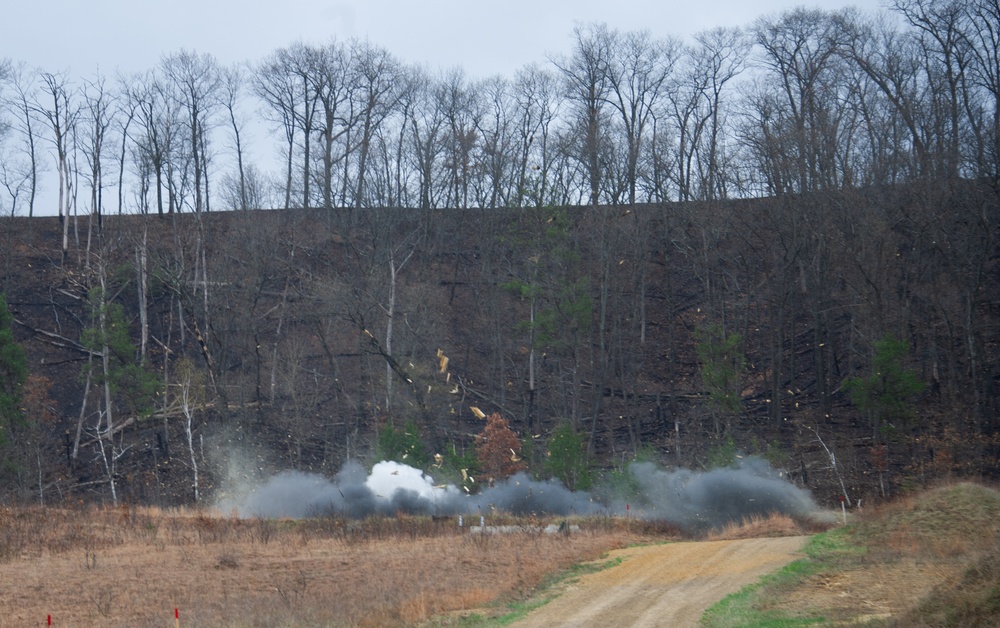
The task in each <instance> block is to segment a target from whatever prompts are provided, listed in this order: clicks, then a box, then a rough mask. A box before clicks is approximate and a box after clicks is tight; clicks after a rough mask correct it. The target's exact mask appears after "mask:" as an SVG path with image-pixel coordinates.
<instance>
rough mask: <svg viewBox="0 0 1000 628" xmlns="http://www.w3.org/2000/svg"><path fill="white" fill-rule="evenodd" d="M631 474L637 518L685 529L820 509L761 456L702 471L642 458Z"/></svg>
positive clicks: (808, 512) (631, 468)
mask: <svg viewBox="0 0 1000 628" xmlns="http://www.w3.org/2000/svg"><path fill="white" fill-rule="evenodd" d="M629 472H630V473H631V475H632V477H633V478H634V479H635V481H636V482H637V484H638V487H639V497H638V499H637V500H636V503H635V505H633V506H632V508H633V509H635V510H636V513H635V514H636V516H639V517H642V518H645V519H665V520H667V521H670V522H671V523H675V524H677V525H679V526H681V527H683V528H686V529H689V530H701V529H707V528H713V527H717V526H720V525H724V524H726V523H728V522H730V521H739V520H741V519H743V518H746V517H750V516H753V515H768V514H771V513H782V514H786V515H791V516H793V517H808V516H810V515H812V514H814V513H816V512H817V510H818V509H817V507H816V503H815V502H814V501H813V498H812V495H811V494H810V493H809V491H807V490H805V489H802V488H799V487H797V486H795V485H794V484H792V483H791V482H789V481H788V480H786V479H785V478H784V477H782V476H781V474H779V473H778V472H777V471H775V470H774V469H773V468H772V467H771V465H770V464H769V463H768V462H767V461H766V460H763V459H761V458H756V457H749V458H743V459H740V460H738V461H737V464H736V465H734V466H732V467H726V468H721V469H712V470H710V471H704V472H695V471H689V470H687V469H680V470H677V471H664V470H662V469H659V468H657V467H656V466H655V465H653V464H652V463H648V462H642V463H634V464H632V465H630V466H629Z"/></svg>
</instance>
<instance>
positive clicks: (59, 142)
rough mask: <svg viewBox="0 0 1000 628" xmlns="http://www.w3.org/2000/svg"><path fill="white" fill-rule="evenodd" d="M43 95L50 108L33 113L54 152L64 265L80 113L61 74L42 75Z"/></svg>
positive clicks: (42, 106) (40, 107)
mask: <svg viewBox="0 0 1000 628" xmlns="http://www.w3.org/2000/svg"><path fill="white" fill-rule="evenodd" d="M42 82H43V83H44V85H45V95H46V96H47V97H48V98H49V99H51V105H50V106H48V105H45V104H43V103H41V102H37V103H36V104H35V105H34V107H35V110H36V112H37V113H38V114H39V115H41V116H42V117H44V118H45V120H46V121H47V122H48V123H49V127H50V128H51V130H52V138H51V141H52V145H53V147H54V148H55V151H56V170H57V171H58V173H59V201H58V202H59V206H58V210H59V221H60V224H62V228H63V229H62V231H63V237H62V259H63V262H64V263H65V262H66V256H67V254H68V252H69V222H70V221H69V214H70V201H71V197H72V193H73V168H72V163H71V157H72V156H71V154H70V151H71V150H72V148H73V145H74V138H73V135H74V134H75V133H76V122H77V118H78V117H79V109H78V108H77V105H76V103H74V102H73V101H72V100H71V91H70V88H69V79H68V78H67V77H66V76H65V75H64V74H53V73H50V72H44V73H42Z"/></svg>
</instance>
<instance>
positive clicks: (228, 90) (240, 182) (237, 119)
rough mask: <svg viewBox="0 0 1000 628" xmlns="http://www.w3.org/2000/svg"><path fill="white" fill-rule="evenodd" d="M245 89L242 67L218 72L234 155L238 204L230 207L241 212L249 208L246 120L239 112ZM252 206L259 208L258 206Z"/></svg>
mask: <svg viewBox="0 0 1000 628" xmlns="http://www.w3.org/2000/svg"><path fill="white" fill-rule="evenodd" d="M246 88H247V77H246V72H245V70H244V67H243V66H241V65H235V66H232V67H230V68H223V69H221V70H220V88H219V89H220V95H221V101H222V106H223V108H225V110H226V115H227V117H228V119H229V127H230V129H231V130H232V133H233V135H232V142H233V152H235V154H236V177H237V190H238V202H237V203H234V204H232V206H233V207H236V208H238V209H242V210H247V209H249V208H250V203H249V200H250V199H249V193H248V190H247V165H246V164H245V163H244V158H245V152H246V149H245V148H244V145H243V139H244V138H243V132H244V129H245V128H246V124H247V120H246V116H245V114H244V113H243V112H242V111H241V107H242V104H243V95H244V91H245V90H246ZM254 206H255V207H260V206H259V205H254Z"/></svg>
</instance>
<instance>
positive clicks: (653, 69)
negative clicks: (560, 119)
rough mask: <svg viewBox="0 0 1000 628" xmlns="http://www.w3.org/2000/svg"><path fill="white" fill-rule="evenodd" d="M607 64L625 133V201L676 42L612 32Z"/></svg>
mask: <svg viewBox="0 0 1000 628" xmlns="http://www.w3.org/2000/svg"><path fill="white" fill-rule="evenodd" d="M611 38H612V43H611V46H612V49H611V54H610V58H609V59H608V65H607V74H608V77H607V80H608V83H609V86H610V90H609V94H608V96H609V101H610V103H611V106H612V107H614V109H615V111H616V113H617V115H618V117H619V121H620V122H621V129H622V132H623V134H624V136H625V183H626V185H627V187H628V204H629V205H634V204H635V201H636V197H635V192H636V181H637V180H638V172H637V171H638V166H639V155H640V152H641V150H642V146H643V142H644V141H645V139H646V129H647V126H648V125H649V123H650V120H651V118H652V115H653V111H654V109H655V108H656V107H657V105H658V101H659V100H660V99H661V98H662V97H663V96H664V95H665V88H666V84H667V81H668V80H669V79H670V77H671V74H672V73H673V70H674V65H675V64H676V62H677V59H678V57H679V51H680V43H679V42H678V41H677V40H675V39H664V40H654V39H653V38H652V36H651V35H650V34H649V32H648V31H639V32H627V33H624V34H618V33H613V34H612V35H611Z"/></svg>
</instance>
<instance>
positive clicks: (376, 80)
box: [350, 41, 403, 207]
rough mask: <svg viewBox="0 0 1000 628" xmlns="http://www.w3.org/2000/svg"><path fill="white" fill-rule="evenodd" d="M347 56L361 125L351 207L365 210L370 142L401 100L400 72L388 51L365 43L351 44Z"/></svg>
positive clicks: (355, 42)
mask: <svg viewBox="0 0 1000 628" xmlns="http://www.w3.org/2000/svg"><path fill="white" fill-rule="evenodd" d="M350 55H351V66H350V71H351V75H352V78H351V81H352V82H353V84H354V87H355V88H354V90H353V95H354V98H355V99H356V101H357V105H356V107H357V111H358V117H359V119H360V122H359V124H360V125H361V129H360V133H361V137H360V139H358V148H357V150H358V158H357V174H356V179H357V182H356V183H357V185H356V186H355V189H354V200H353V205H354V206H355V207H365V206H366V205H368V204H369V201H368V198H367V196H366V190H365V186H366V182H367V178H368V159H369V156H370V154H371V147H372V141H373V139H374V137H375V135H376V134H377V132H378V131H379V129H380V127H381V126H382V123H383V122H384V121H385V120H386V119H387V118H388V117H389V116H390V115H391V114H392V112H393V111H394V110H395V108H396V105H397V104H398V103H399V100H400V98H401V97H402V87H403V85H402V83H403V76H402V75H403V68H402V66H401V65H400V63H399V61H398V60H396V58H395V57H393V56H392V54H391V53H390V52H389V51H387V50H386V49H384V48H382V47H379V46H376V45H374V44H371V43H370V42H368V41H365V42H360V41H353V42H352V43H351V49H350Z"/></svg>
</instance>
